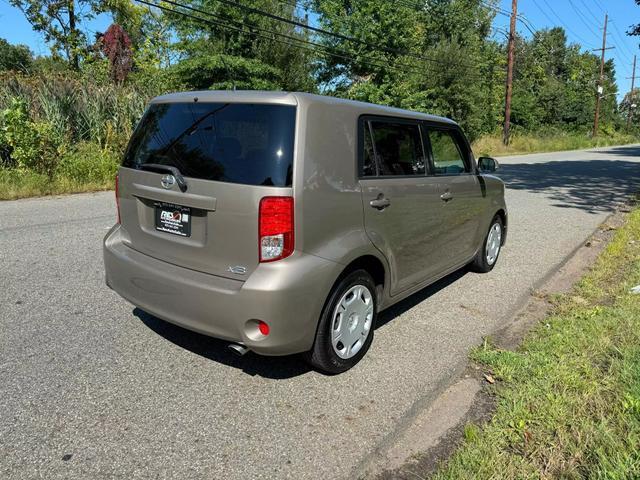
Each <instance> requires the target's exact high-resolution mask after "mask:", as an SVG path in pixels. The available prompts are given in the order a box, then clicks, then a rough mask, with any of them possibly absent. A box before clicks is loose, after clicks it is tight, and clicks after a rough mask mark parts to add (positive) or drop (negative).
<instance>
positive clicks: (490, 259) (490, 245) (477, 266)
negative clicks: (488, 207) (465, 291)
mask: <svg viewBox="0 0 640 480" xmlns="http://www.w3.org/2000/svg"><path fill="white" fill-rule="evenodd" d="M503 236H504V225H503V223H502V218H500V215H496V216H495V217H493V220H491V226H490V227H489V231H488V232H487V235H486V236H485V238H484V242H483V244H482V248H480V249H479V250H478V253H476V256H475V258H474V259H473V261H472V262H471V265H470V266H471V269H472V270H473V271H474V272H478V273H487V272H490V271H491V270H493V267H494V266H495V264H496V262H497V261H498V256H500V249H501V247H502V237H503Z"/></svg>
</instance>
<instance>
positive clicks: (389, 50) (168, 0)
mask: <svg viewBox="0 0 640 480" xmlns="http://www.w3.org/2000/svg"><path fill="white" fill-rule="evenodd" d="M160 1H163V2H166V3H169V4H171V5H173V6H176V7H181V8H185V9H187V10H191V11H194V12H197V13H200V14H203V15H207V16H210V17H214V18H218V19H221V20H224V21H232V22H234V21H233V20H230V19H228V17H225V16H222V15H219V14H215V13H213V12H208V11H205V10H202V9H198V8H195V7H192V6H190V5H185V4H182V3H179V2H175V1H173V0H160ZM216 1H218V2H222V3H225V4H226V3H230V4H231V3H233V4H235V2H232V1H230V0H216ZM237 5H238V6H241V5H240V4H237ZM247 8H249V9H251V10H259V9H255V8H253V7H247ZM265 13H268V12H265ZM259 15H261V14H259ZM266 16H267V17H269V18H274V17H275V18H282V19H285V18H284V17H279V16H277V15H272V14H270V13H268V15H266ZM285 20H286V23H288V24H292V25H293V24H295V25H302V26H303V27H304V28H308V29H310V30H313V31H315V32H322V33H326V34H328V35H331V36H334V37H336V38H340V39H343V40H346V41H350V42H353V43H357V44H360V45H363V46H367V47H369V48H370V49H371V50H373V51H377V52H382V53H391V54H394V55H398V56H406V57H413V58H416V59H418V60H423V61H426V62H431V63H435V64H439V65H444V66H462V67H467V68H478V67H480V66H481V65H479V64H469V63H466V62H457V63H453V64H452V63H450V62H443V61H441V60H438V59H435V58H431V57H427V56H424V55H417V54H414V53H413V52H409V51H406V50H400V49H395V48H389V47H386V46H383V45H382V46H381V45H376V44H373V43H371V42H366V41H363V40H360V39H358V38H354V37H349V36H346V35H342V34H338V33H334V32H329V31H327V30H323V29H319V28H316V27H310V26H309V25H305V24H304V23H300V22H297V21H295V20H289V19H285ZM234 23H236V24H240V25H244V24H242V23H239V22H234ZM254 28H257V29H259V30H263V31H266V32H268V33H271V34H278V35H280V33H279V32H274V31H272V30H268V29H265V28H263V27H255V26H254ZM294 39H295V40H298V39H297V38H294ZM305 43H308V44H310V45H313V46H316V47H320V48H335V47H333V46H328V45H326V44H320V43H316V42H311V41H305Z"/></svg>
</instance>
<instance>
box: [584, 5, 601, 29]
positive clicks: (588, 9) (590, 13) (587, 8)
mask: <svg viewBox="0 0 640 480" xmlns="http://www.w3.org/2000/svg"><path fill="white" fill-rule="evenodd" d="M580 3H582V5H584V9H585V10H586V11H587V12H588V13H589V15H591V18H593V19H594V20H595V22H596V25H597V24H599V23H600V19H599V18H598V17H596V15H595V14H594V13H593V12H592V11H591V9H590V8H589V7H588V6H587V4H586V3H585V0H580Z"/></svg>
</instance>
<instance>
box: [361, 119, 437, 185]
mask: <svg viewBox="0 0 640 480" xmlns="http://www.w3.org/2000/svg"><path fill="white" fill-rule="evenodd" d="M371 127H372V129H373V141H374V145H375V151H376V155H377V159H378V169H379V175H381V176H391V175H424V173H425V161H424V153H423V151H422V141H421V140H420V131H419V129H418V125H412V124H407V123H399V122H398V123H393V122H382V121H378V120H374V121H371ZM365 138H366V137H365Z"/></svg>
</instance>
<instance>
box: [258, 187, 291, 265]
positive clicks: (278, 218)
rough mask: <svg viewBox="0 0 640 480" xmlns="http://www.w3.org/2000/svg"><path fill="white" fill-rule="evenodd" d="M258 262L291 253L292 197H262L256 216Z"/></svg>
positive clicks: (279, 257) (286, 255)
mask: <svg viewBox="0 0 640 480" xmlns="http://www.w3.org/2000/svg"><path fill="white" fill-rule="evenodd" d="M258 231H259V239H258V248H259V255H260V262H273V261H274V260H280V259H282V258H285V257H288V256H289V255H291V254H292V253H293V245H294V237H293V197H264V198H263V199H262V200H260V211H259V216H258Z"/></svg>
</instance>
